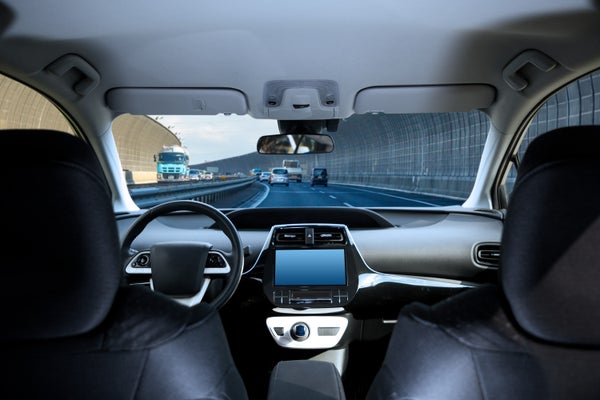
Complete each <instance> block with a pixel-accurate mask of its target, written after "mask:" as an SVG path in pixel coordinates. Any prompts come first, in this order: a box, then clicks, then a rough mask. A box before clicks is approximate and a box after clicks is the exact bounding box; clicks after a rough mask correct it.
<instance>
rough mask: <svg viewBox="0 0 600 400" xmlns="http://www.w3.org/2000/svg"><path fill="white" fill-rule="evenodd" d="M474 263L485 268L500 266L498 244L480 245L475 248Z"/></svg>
mask: <svg viewBox="0 0 600 400" xmlns="http://www.w3.org/2000/svg"><path fill="white" fill-rule="evenodd" d="M474 256H475V262H476V263H477V264H479V265H480V266H483V267H486V268H498V267H499V266H500V243H480V244H478V245H476V246H475V254H474Z"/></svg>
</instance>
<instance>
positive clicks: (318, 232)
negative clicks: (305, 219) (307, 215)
mask: <svg viewBox="0 0 600 400" xmlns="http://www.w3.org/2000/svg"><path fill="white" fill-rule="evenodd" d="M344 242H345V238H344V233H343V231H342V230H338V229H335V228H329V227H328V228H315V244H326V243H331V244H340V243H344Z"/></svg>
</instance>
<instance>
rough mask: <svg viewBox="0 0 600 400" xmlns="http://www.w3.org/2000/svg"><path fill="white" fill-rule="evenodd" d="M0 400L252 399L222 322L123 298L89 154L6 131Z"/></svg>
mask: <svg viewBox="0 0 600 400" xmlns="http://www.w3.org/2000/svg"><path fill="white" fill-rule="evenodd" d="M0 145H1V148H2V149H3V156H2V160H3V165H6V166H11V167H13V168H12V169H11V170H5V175H4V179H3V193H2V196H1V199H2V200H0V201H1V205H2V210H4V212H3V214H4V216H3V223H2V227H3V230H4V235H3V236H4V239H3V240H2V241H0V243H1V245H0V246H1V251H0V271H1V274H2V282H3V285H2V286H3V288H2V291H1V297H0V304H1V305H0V313H1V315H2V320H3V324H2V325H3V328H2V329H1V330H0V332H1V333H0V349H1V350H0V354H1V356H2V362H3V364H4V373H3V374H2V379H1V381H0V393H1V394H2V395H3V397H7V396H8V395H9V394H10V395H16V396H17V397H19V398H28V399H30V398H81V399H83V398H85V399H94V398H97V399H134V398H140V399H166V398H169V399H179V398H181V399H184V398H185V399H192V398H195V399H198V398H211V399H221V398H223V399H226V398H227V399H245V398H247V394H246V390H245V387H244V385H243V382H242V379H241V377H240V375H239V373H238V371H237V369H236V368H235V365H234V363H233V360H232V357H231V354H230V352H229V347H228V343H227V340H226V337H225V333H224V330H223V327H222V325H221V321H220V318H219V315H218V312H217V311H216V310H215V309H214V308H212V307H208V306H206V305H204V304H201V305H199V306H196V307H193V308H188V307H186V306H182V305H179V304H178V303H176V302H174V301H173V300H171V299H170V298H168V297H166V296H164V295H161V294H159V293H155V292H152V291H151V290H149V289H148V288H146V287H141V286H135V287H134V286H128V287H121V286H120V279H121V268H122V267H121V260H120V256H119V250H120V246H119V238H118V233H117V228H116V223H115V216H114V213H113V209H112V205H111V193H110V190H109V187H108V185H107V183H106V181H105V179H104V175H103V173H102V169H101V167H100V164H99V162H98V160H97V159H96V157H95V155H94V154H93V152H92V151H91V149H90V147H89V146H88V145H86V144H85V143H84V142H83V141H82V140H80V139H78V138H76V137H74V136H71V135H68V134H66V133H62V132H55V131H43V130H38V131H33V130H12V131H3V132H0Z"/></svg>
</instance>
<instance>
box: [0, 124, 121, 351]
mask: <svg viewBox="0 0 600 400" xmlns="http://www.w3.org/2000/svg"><path fill="white" fill-rule="evenodd" d="M0 148H1V149H2V150H1V152H0V153H1V154H2V156H1V157H0V159H1V160H2V167H3V168H2V196H0V197H1V199H2V200H0V204H1V205H2V214H3V216H2V230H3V235H2V237H3V239H1V240H0V243H1V244H0V249H1V250H0V271H1V274H2V276H1V278H0V279H1V281H2V290H0V293H1V295H0V296H1V297H0V315H2V322H3V324H2V326H3V327H2V329H0V332H2V333H0V338H1V339H2V340H15V339H44V338H56V337H65V336H71V335H76V334H79V333H83V332H86V331H89V330H90V329H92V328H94V327H96V326H97V325H98V324H100V323H101V322H102V321H103V320H104V318H105V317H106V315H107V313H108V312H109V310H110V307H111V305H112V302H113V300H114V297H115V295H116V292H117V289H118V286H119V281H120V274H121V272H120V271H121V268H120V263H119V240H118V234H117V229H116V223H115V219H114V212H113V209H112V202H111V195H110V191H109V188H108V186H107V184H106V180H105V179H104V175H103V174H102V169H101V167H100V164H99V162H98V160H97V159H96V157H95V155H94V153H93V152H92V151H91V149H90V147H89V146H88V145H87V144H86V143H84V142H83V141H82V140H80V139H78V138H76V137H74V136H72V135H69V134H66V133H63V132H55V131H47V130H10V131H8V130H7V131H0Z"/></svg>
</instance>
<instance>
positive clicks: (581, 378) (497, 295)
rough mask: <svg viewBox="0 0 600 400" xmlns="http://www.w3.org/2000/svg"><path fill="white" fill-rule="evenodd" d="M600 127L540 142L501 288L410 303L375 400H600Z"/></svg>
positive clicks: (512, 210) (504, 250)
mask: <svg viewBox="0 0 600 400" xmlns="http://www.w3.org/2000/svg"><path fill="white" fill-rule="evenodd" d="M599 148H600V127H574V128H563V129H558V130H555V131H552V132H549V133H547V134H545V135H542V136H540V137H539V138H537V139H536V140H534V141H532V143H531V144H530V146H529V147H528V149H527V151H526V155H525V156H524V158H523V162H522V165H521V167H520V170H519V173H518V178H517V182H516V184H515V188H514V191H513V194H512V197H511V200H510V204H509V207H508V210H507V218H506V221H505V226H504V231H503V236H502V244H501V267H500V287H496V286H492V285H489V286H484V287H481V288H476V289H471V290H469V291H466V292H463V293H461V294H459V295H457V296H454V297H452V298H449V299H447V300H446V301H443V302H441V303H439V304H437V305H434V306H432V307H429V306H425V305H423V304H412V305H409V306H407V307H405V308H404V309H403V310H402V312H401V314H400V316H399V319H398V322H397V324H396V326H395V328H394V332H393V334H392V337H391V339H390V343H389V347H388V350H387V353H386V358H385V361H384V364H383V366H382V368H381V369H380V371H379V373H378V375H377V376H376V378H375V380H374V382H373V384H372V386H371V388H370V392H369V393H368V398H369V399H384V398H385V399H396V398H397V399H400V398H402V399H405V398H406V399H408V398H410V399H445V400H448V399H461V400H465V399H510V400H516V399H527V400H531V399H544V400H547V399H569V400H573V399H599V398H600V290H599V289H598V287H599V285H600V219H599V217H600V196H599V194H600V155H599Z"/></svg>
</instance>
